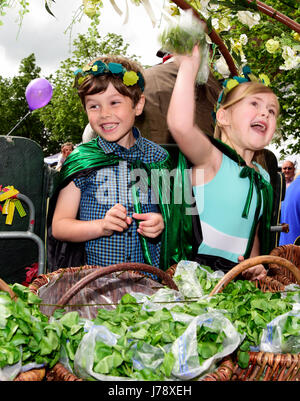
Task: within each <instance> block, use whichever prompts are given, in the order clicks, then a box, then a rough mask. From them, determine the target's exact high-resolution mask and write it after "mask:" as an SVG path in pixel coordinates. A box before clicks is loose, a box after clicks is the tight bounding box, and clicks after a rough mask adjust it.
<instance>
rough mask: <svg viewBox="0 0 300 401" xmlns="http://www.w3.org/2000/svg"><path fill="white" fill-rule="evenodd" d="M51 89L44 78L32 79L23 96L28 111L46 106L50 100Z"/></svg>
mask: <svg viewBox="0 0 300 401" xmlns="http://www.w3.org/2000/svg"><path fill="white" fill-rule="evenodd" d="M52 93H53V89H52V86H51V84H50V82H49V81H47V79H45V78H36V79H33V80H32V81H31V82H29V84H28V85H27V88H26V91H25V96H26V100H27V103H28V106H29V109H30V110H35V109H40V108H41V107H44V106H46V104H48V103H49V102H50V100H51V98H52Z"/></svg>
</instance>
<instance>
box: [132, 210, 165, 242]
mask: <svg viewBox="0 0 300 401" xmlns="http://www.w3.org/2000/svg"><path fill="white" fill-rule="evenodd" d="M132 217H133V218H134V219H136V220H140V223H139V227H138V229H137V232H138V233H139V234H141V235H143V236H145V237H149V238H156V237H158V236H159V235H160V234H161V233H162V231H163V230H164V228H165V225H164V220H163V218H162V215H161V214H160V213H134V214H133V215H132Z"/></svg>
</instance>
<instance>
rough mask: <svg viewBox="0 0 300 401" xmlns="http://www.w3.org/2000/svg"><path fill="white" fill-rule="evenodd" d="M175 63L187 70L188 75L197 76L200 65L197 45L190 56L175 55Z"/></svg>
mask: <svg viewBox="0 0 300 401" xmlns="http://www.w3.org/2000/svg"><path fill="white" fill-rule="evenodd" d="M175 62H176V64H177V65H178V66H180V67H181V68H189V69H190V73H191V74H193V75H195V76H196V75H197V73H198V70H199V67H200V63H201V53H200V49H199V46H198V45H195V46H194V48H193V51H192V54H189V55H181V54H176V55H175Z"/></svg>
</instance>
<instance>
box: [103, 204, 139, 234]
mask: <svg viewBox="0 0 300 401" xmlns="http://www.w3.org/2000/svg"><path fill="white" fill-rule="evenodd" d="M131 222H132V219H131V217H128V216H127V210H126V208H125V207H124V206H123V205H121V204H120V203H117V204H116V205H114V206H113V207H112V208H111V209H109V210H108V211H107V212H106V214H105V217H104V219H102V225H103V226H102V228H103V236H110V235H112V234H113V232H114V231H118V232H122V231H124V230H126V229H127V228H128V225H130V224H131Z"/></svg>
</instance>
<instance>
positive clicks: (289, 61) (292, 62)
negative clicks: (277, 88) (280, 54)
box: [279, 56, 300, 71]
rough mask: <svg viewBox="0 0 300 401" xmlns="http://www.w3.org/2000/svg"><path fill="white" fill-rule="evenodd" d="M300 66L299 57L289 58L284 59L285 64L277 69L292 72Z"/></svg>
mask: <svg viewBox="0 0 300 401" xmlns="http://www.w3.org/2000/svg"><path fill="white" fill-rule="evenodd" d="M299 66H300V56H297V57H295V56H294V57H289V58H286V59H285V62H284V64H283V65H281V66H280V67H279V68H280V70H285V71H288V70H292V69H294V68H299Z"/></svg>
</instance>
